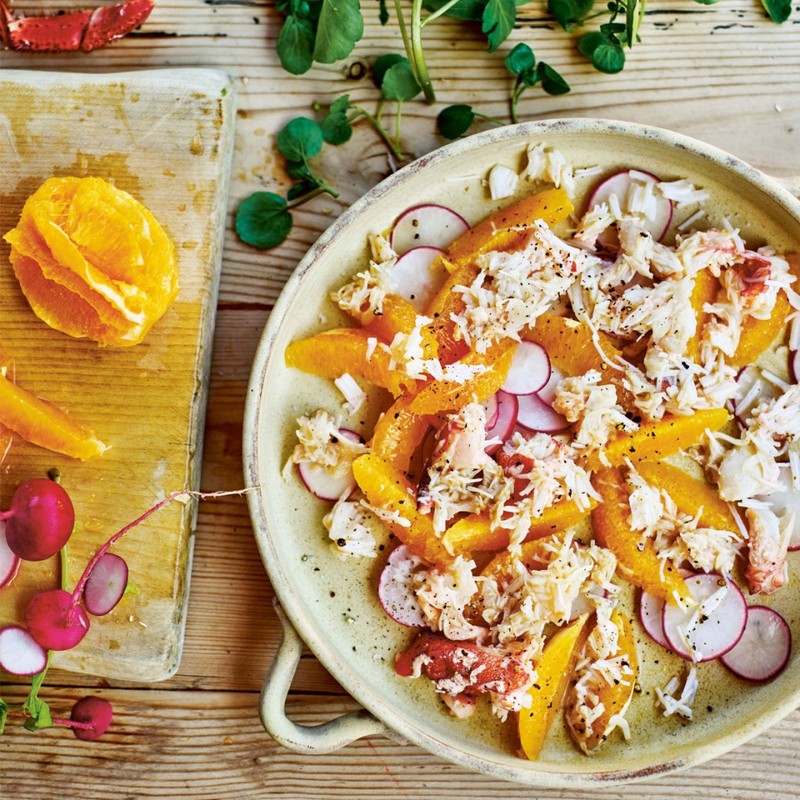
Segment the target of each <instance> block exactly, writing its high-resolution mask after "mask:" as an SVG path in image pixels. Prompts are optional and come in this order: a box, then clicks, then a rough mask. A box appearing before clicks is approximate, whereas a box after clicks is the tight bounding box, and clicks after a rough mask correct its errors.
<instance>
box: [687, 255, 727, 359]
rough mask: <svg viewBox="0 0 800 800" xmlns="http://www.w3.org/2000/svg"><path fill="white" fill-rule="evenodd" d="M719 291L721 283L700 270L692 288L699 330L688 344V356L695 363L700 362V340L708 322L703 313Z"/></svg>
mask: <svg viewBox="0 0 800 800" xmlns="http://www.w3.org/2000/svg"><path fill="white" fill-rule="evenodd" d="M718 291H719V281H718V280H717V279H716V278H715V277H714V276H713V275H712V274H711V272H709V270H707V269H703V270H700V272H698V273H697V275H695V279H694V286H693V287H692V296H691V303H692V308H693V309H694V315H695V318H696V319H697V328H696V330H695V333H694V336H692V337H691V338H690V339H689V341H688V342H687V344H686V356H687V357H688V358H691V359H692V361H694V362H695V363H697V362H699V361H700V339H701V338H702V336H703V328H704V327H705V324H706V321H707V320H708V314H706V312H705V311H703V307H704V306H705V304H706V303H713V302H714V299H715V298H716V296H717V292H718Z"/></svg>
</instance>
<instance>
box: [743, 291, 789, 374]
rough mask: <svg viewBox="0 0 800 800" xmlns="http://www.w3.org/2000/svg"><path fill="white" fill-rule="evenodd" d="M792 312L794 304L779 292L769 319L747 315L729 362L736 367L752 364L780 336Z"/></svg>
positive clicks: (783, 293)
mask: <svg viewBox="0 0 800 800" xmlns="http://www.w3.org/2000/svg"><path fill="white" fill-rule="evenodd" d="M791 312H792V306H791V305H790V304H789V301H788V300H787V298H786V293H785V292H779V293H778V296H777V298H776V299H775V308H774V309H773V310H772V314H771V315H770V317H769V318H768V319H756V318H755V317H747V319H745V321H744V323H742V336H741V338H740V339H739V345H738V347H737V348H736V352H735V353H734V354H733V355H732V356H731V357H730V359H729V362H730V363H731V364H733V366H735V367H743V366H745V365H746V364H752V363H753V362H754V361H755V360H756V359H757V358H758V357H759V356H760V355H761V354H762V353H763V352H764V351H765V350H766V349H767V348H768V347H769V346H770V345H771V344H772V343H773V342H774V341H775V339H777V338H778V336H780V334H781V333H782V331H783V329H784V327H785V326H786V317H788V316H789V314H790V313H791Z"/></svg>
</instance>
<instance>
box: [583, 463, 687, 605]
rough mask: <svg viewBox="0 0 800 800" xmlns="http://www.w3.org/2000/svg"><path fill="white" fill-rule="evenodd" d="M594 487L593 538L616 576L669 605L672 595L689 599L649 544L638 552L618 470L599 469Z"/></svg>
mask: <svg viewBox="0 0 800 800" xmlns="http://www.w3.org/2000/svg"><path fill="white" fill-rule="evenodd" d="M594 487H595V489H597V491H598V492H599V493H600V496H601V497H602V502H601V503H600V505H598V506H597V507H596V508H595V509H594V510H593V511H592V526H593V528H594V533H595V538H596V539H597V542H598V544H599V545H600V546H601V547H606V548H608V549H609V550H610V551H611V552H612V553H613V554H614V555H615V556H616V558H617V572H618V573H619V574H620V575H621V576H622V577H623V578H624V579H625V580H627V581H629V582H630V583H632V584H633V585H634V586H639V587H641V588H642V589H644V590H645V591H646V592H650V594H654V595H655V596H656V597H660V598H661V599H662V600H666V601H667V602H669V603H674V602H675V595H677V596H678V597H680V598H681V599H682V600H688V599H689V590H688V589H687V588H686V583H685V582H684V580H683V578H682V577H681V576H680V574H679V573H678V570H677V569H676V568H675V567H674V566H673V565H672V564H670V563H668V562H666V563H664V564H663V567H662V561H661V559H660V558H659V557H658V556H657V555H656V551H655V549H654V548H653V546H652V544H651V543H650V542H646V543H645V545H644V547H643V548H642V549H639V538H640V537H639V534H638V533H636V532H635V531H633V530H631V526H630V522H629V520H630V506H629V504H628V492H627V490H626V488H625V481H624V478H623V476H622V473H621V472H620V470H618V469H601V470H598V472H597V473H596V474H595V477H594Z"/></svg>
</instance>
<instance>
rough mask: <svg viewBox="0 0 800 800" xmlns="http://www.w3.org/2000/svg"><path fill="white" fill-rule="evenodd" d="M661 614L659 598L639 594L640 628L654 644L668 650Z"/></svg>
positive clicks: (644, 593)
mask: <svg viewBox="0 0 800 800" xmlns="http://www.w3.org/2000/svg"><path fill="white" fill-rule="evenodd" d="M663 612H664V601H663V600H662V599H661V598H660V597H656V596H655V595H652V594H650V593H649V592H641V594H640V595H639V620H640V621H641V623H642V627H643V628H644V630H645V632H646V633H647V635H648V636H649V637H650V638H651V639H652V640H653V641H654V642H656V644H660V645H661V646H662V647H663V648H665V649H667V650H670V649H671V648H670V646H669V642H667V639H666V637H665V636H664V622H663Z"/></svg>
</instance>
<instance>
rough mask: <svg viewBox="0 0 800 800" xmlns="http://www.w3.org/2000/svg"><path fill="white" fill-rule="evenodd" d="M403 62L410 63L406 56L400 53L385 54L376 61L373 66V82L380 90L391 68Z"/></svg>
mask: <svg viewBox="0 0 800 800" xmlns="http://www.w3.org/2000/svg"><path fill="white" fill-rule="evenodd" d="M401 61H408V59H407V58H406V57H405V56H401V55H400V53H384V54H383V55H380V56H378V57H377V58H376V59H375V63H374V64H373V65H372V81H373V83H374V84H375V85H376V86H377V87H378V88H379V89H380V88H381V84H382V83H383V79H384V76H385V75H386V73H387V72H388V71H389V69H390V68H391V67H393V66H394V65H395V64H399V63H400V62H401Z"/></svg>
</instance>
